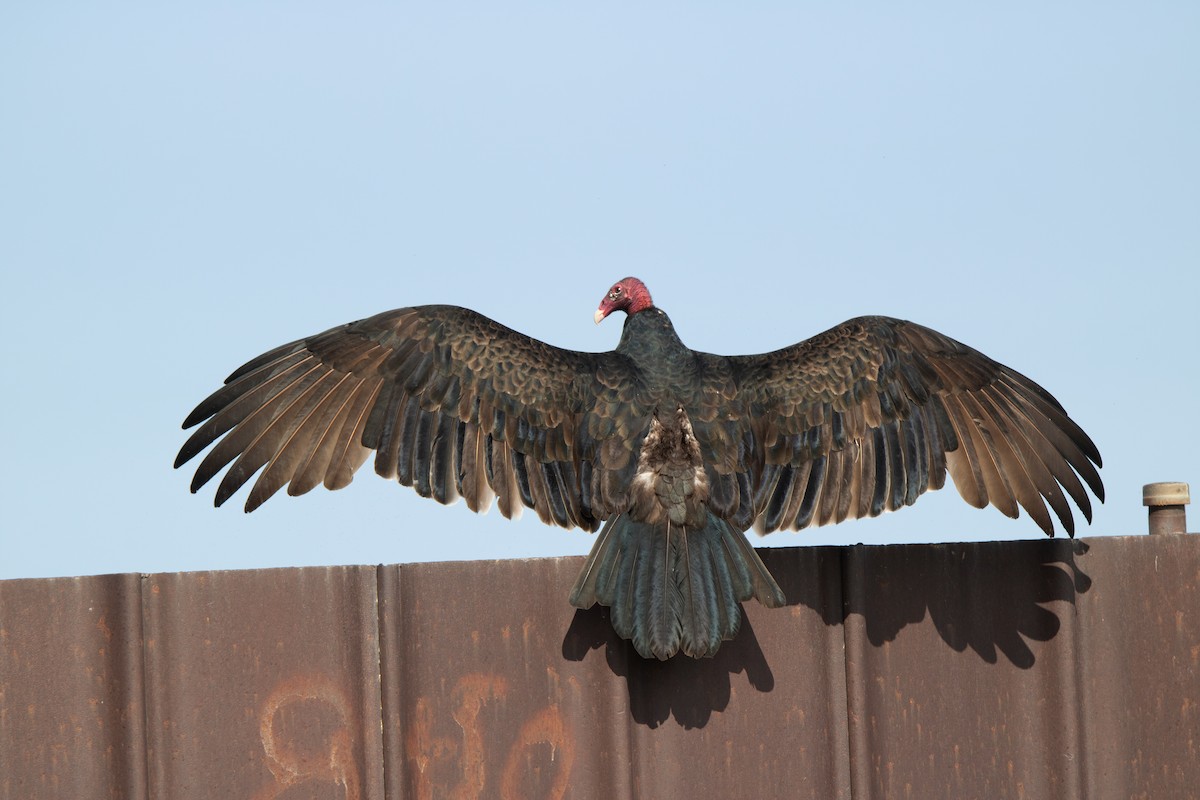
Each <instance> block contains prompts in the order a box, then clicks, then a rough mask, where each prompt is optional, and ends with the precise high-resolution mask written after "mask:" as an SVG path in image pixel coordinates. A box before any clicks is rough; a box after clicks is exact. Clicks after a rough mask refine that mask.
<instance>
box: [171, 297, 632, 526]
mask: <svg viewBox="0 0 1200 800" xmlns="http://www.w3.org/2000/svg"><path fill="white" fill-rule="evenodd" d="M638 386H639V378H638V375H637V374H636V371H635V370H634V368H633V367H632V366H631V365H630V364H629V362H628V361H627V360H626V359H625V358H624V357H623V356H620V355H618V354H616V353H581V352H576V351H573V350H565V349H562V348H557V347H553V346H551V345H548V344H546V343H544V342H541V341H538V340H536V339H533V338H531V337H529V336H525V335H524V334H521V333H518V332H516V331H513V330H511V329H509V328H507V327H505V326H503V325H500V324H499V323H497V322H495V321H493V320H491V319H488V318H487V317H485V316H483V315H481V314H478V313H476V312H474V311H470V310H468V309H464V308H457V307H453V306H420V307H415V308H404V309H399V310H396V311H389V312H385V313H383V314H378V315H376V316H374V317H370V318H367V319H364V320H359V321H358V322H353V323H350V324H348V325H342V326H339V327H337V328H332V329H330V330H328V331H325V332H324V333H321V334H318V335H316V336H310V337H308V338H305V339H301V340H298V341H295V342H291V343H289V344H285V345H282V346H280V347H277V348H275V349H273V350H271V351H269V352H267V353H264V354H263V355H261V356H259V357H258V358H255V359H253V360H252V361H249V362H248V363H246V364H245V365H244V366H242V367H241V368H239V369H238V370H237V371H235V372H234V373H233V374H232V375H230V376H229V378H228V379H226V382H225V386H223V387H222V388H220V389H218V390H217V391H216V392H214V393H213V394H212V395H211V396H210V397H208V399H206V400H204V401H203V402H202V403H200V405H198V406H197V407H196V409H195V410H194V411H193V412H192V413H191V414H190V415H189V416H188V418H187V419H186V420H185V421H184V424H183V426H184V427H185V428H190V427H192V426H193V425H197V424H200V427H199V428H197V430H196V431H195V432H194V433H193V434H192V436H191V438H189V439H188V440H187V442H186V443H185V444H184V445H183V448H182V449H181V450H180V451H179V455H178V457H177V458H176V461H175V466H176V467H178V466H180V465H182V464H183V463H185V462H187V461H188V460H190V459H191V458H193V457H194V456H196V455H197V454H199V453H200V452H201V451H202V450H204V449H205V448H206V447H208V446H209V445H211V444H213V442H217V444H216V446H215V447H213V448H212V450H210V451H209V453H208V454H207V455H206V456H205V458H204V459H203V460H202V461H201V463H200V466H199V467H198V468H197V470H196V474H195V477H194V479H193V481H192V491H196V490H198V489H199V488H200V487H201V486H203V485H204V484H205V483H206V482H208V481H209V480H210V479H211V478H212V477H213V476H214V475H216V474H217V473H218V472H220V471H221V470H222V469H224V468H225V467H226V465H228V464H230V462H233V464H232V466H231V467H229V469H228V470H227V471H226V472H225V474H224V476H223V477H222V479H221V483H220V485H219V487H218V488H217V493H216V498H215V502H216V504H217V505H220V504H221V503H223V502H224V501H225V500H227V499H228V498H229V496H230V495H232V494H233V493H234V492H235V491H237V489H238V488H239V487H241V486H242V485H243V484H244V483H246V482H247V481H248V480H249V479H250V478H252V477H253V476H254V475H255V473H256V472H259V470H261V473H259V475H258V478H257V480H255V482H254V485H253V487H252V489H251V490H250V494H249V496H248V497H247V499H246V510H247V511H251V510H253V509H255V508H257V507H258V506H259V505H260V504H262V503H263V502H264V501H265V500H267V499H268V498H269V497H270V496H271V495H273V494H274V493H275V492H277V491H278V490H279V489H281V488H282V487H284V486H287V487H288V493H289V494H292V495H299V494H303V493H305V492H308V491H309V490H311V489H313V488H314V487H315V486H317V485H318V484H321V483H324V485H325V486H326V487H328V488H330V489H339V488H341V487H343V486H346V485H347V484H348V483H350V481H351V479H352V477H353V475H354V472H355V471H356V470H357V469H358V468H359V467H360V466H361V465H362V463H363V462H364V461H365V460H366V459H367V458H368V457H369V456H370V454H371V452H372V451H374V453H375V471H376V472H377V473H378V474H380V475H381V476H383V477H386V478H394V479H396V480H398V481H399V482H400V483H402V484H404V485H406V486H412V487H413V488H414V489H415V490H416V491H417V492H418V493H419V494H421V495H423V496H425V497H433V498H434V499H436V500H437V501H438V502H441V503H451V502H453V501H454V500H455V499H457V497H459V496H461V497H463V498H464V499H465V501H466V503H467V505H468V507H470V508H471V510H473V511H480V510H484V509H486V508H487V507H488V505H489V504H490V501H491V498H492V497H493V496H495V497H496V498H497V505H498V507H499V508H500V512H501V513H502V514H504V516H506V517H508V516H512V515H513V514H514V513H517V512H519V510H520V507H521V505H522V504H523V505H525V506H528V507H530V508H533V509H535V510H536V511H537V513H538V515H539V516H540V517H541V518H542V520H544V521H546V522H551V523H555V524H558V525H561V526H563V527H573V526H576V525H579V526H581V527H583V528H586V529H589V530H594V529H595V528H596V527H597V525H598V521H599V520H602V519H604V518H606V517H607V516H609V515H610V513H611V512H612V509H613V508H615V507H617V506H619V505H620V504H621V503H622V502H624V499H625V494H624V493H625V490H626V488H627V484H628V479H629V476H630V475H631V474H632V469H633V467H634V463H633V458H632V451H633V448H634V447H635V446H636V443H637V437H638V433H639V430H638V426H639V425H640V426H641V427H642V428H644V422H645V421H644V420H641V419H638V418H637V416H638V414H639V412H638V410H637V406H636V403H634V396H635V394H636V392H637V389H638ZM218 440H219V441H218Z"/></svg>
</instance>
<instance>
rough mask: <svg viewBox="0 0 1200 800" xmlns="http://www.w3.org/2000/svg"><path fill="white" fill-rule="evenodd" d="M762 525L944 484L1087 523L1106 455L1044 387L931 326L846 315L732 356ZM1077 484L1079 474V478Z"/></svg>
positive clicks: (854, 511) (1069, 527)
mask: <svg viewBox="0 0 1200 800" xmlns="http://www.w3.org/2000/svg"><path fill="white" fill-rule="evenodd" d="M727 363H728V368H729V372H730V373H731V375H732V379H733V381H734V383H735V384H736V386H737V398H738V406H739V409H738V410H737V413H736V415H735V416H737V417H738V418H740V419H741V420H742V422H741V426H742V429H743V430H742V435H743V439H744V441H745V442H746V445H745V450H744V456H743V462H742V465H741V466H742V468H743V469H744V470H745V476H746V478H747V480H745V481H744V485H745V486H746V488H747V489H748V490H749V491H750V492H751V497H752V513H753V516H754V519H755V524H756V527H757V528H758V530H760V531H761V532H770V531H773V530H777V529H780V528H792V529H800V528H803V527H805V526H808V525H824V524H828V523H834V522H841V521H843V520H845V519H851V518H859V517H867V516H875V515H878V514H880V513H882V512H883V511H890V510H894V509H898V508H902V507H903V506H906V505H911V504H912V503H913V502H915V501H916V499H917V497H918V496H920V495H921V494H922V493H924V492H926V491H928V490H930V489H939V488H941V487H942V486H943V485H944V483H945V480H946V473H947V471H949V473H950V475H951V476H952V477H953V479H954V484H955V486H956V487H957V488H958V491H959V493H960V494H961V495H962V497H963V499H965V500H966V501H967V502H968V503H970V504H971V505H974V506H976V507H979V508H982V507H984V506H986V505H987V504H989V503H990V504H992V505H994V506H995V507H996V508H998V509H1000V511H1002V512H1003V513H1004V514H1006V515H1007V516H1010V517H1016V516H1017V515H1018V513H1019V512H1018V507H1020V508H1024V509H1025V511H1026V512H1027V513H1028V514H1029V515H1030V516H1031V517H1032V518H1033V519H1034V521H1036V522H1037V524H1038V526H1039V527H1041V529H1042V530H1043V531H1045V532H1046V533H1047V534H1049V535H1053V532H1054V525H1053V522H1052V521H1051V517H1050V514H1049V512H1048V511H1047V506H1049V508H1050V510H1052V511H1053V512H1054V515H1055V516H1056V517H1058V519H1059V521H1060V522H1061V523H1062V525H1063V527H1064V528H1065V529H1066V531H1067V533H1068V534H1071V535H1074V531H1075V523H1074V519H1073V517H1072V513H1071V508H1070V505H1069V504H1068V503H1067V499H1066V498H1067V497H1070V498H1071V500H1073V501H1074V503H1075V505H1077V506H1078V507H1079V509H1080V510H1081V511H1082V512H1083V515H1084V517H1085V518H1087V520H1088V521H1089V522H1090V521H1091V515H1092V508H1091V503H1090V502H1089V500H1088V495H1087V492H1086V491H1085V490H1084V484H1086V485H1087V486H1088V487H1089V488H1090V489H1091V490H1092V492H1093V493H1094V494H1095V495H1096V497H1097V498H1098V499H1100V500H1101V501H1103V499H1104V487H1103V484H1102V483H1101V481H1100V476H1099V474H1098V473H1097V471H1096V467H1098V466H1100V463H1101V462H1100V453H1099V451H1098V450H1097V449H1096V446H1095V445H1094V444H1093V443H1092V440H1091V439H1089V438H1088V436H1087V434H1086V433H1084V432H1083V430H1082V429H1081V428H1080V427H1079V426H1078V425H1077V424H1076V423H1075V422H1074V421H1073V420H1071V418H1070V417H1068V416H1067V413H1066V411H1064V410H1063V408H1062V406H1061V405H1060V404H1059V403H1058V401H1057V400H1055V399H1054V397H1052V396H1051V395H1050V393H1049V392H1047V391H1046V390H1045V389H1043V388H1042V387H1040V386H1038V385H1037V384H1036V383H1034V382H1033V381H1031V380H1030V379H1029V378H1026V377H1025V376H1024V375H1021V374H1020V373H1018V372H1016V371H1015V370H1012V369H1009V368H1008V367H1006V366H1004V365H1002V364H999V363H997V362H995V361H993V360H992V359H990V358H988V357H987V356H985V355H983V354H982V353H980V352H978V351H976V350H973V349H971V348H970V347H967V346H966V345H964V344H961V343H960V342H957V341H955V340H953V339H951V338H949V337H947V336H943V335H942V334H940V333H937V332H936V331H933V330H930V329H929V328H925V327H922V326H920V325H916V324H914V323H911V322H904V321H902V320H896V319H889V318H886V317H861V318H858V319H853V320H850V321H849V322H846V323H843V324H842V325H839V326H837V327H835V328H832V329H830V330H828V331H826V332H824V333H822V334H819V335H818V336H814V337H813V338H811V339H809V340H807V341H804V342H801V343H799V344H796V345H793V346H792V347H788V348H784V349H782V350H778V351H776V352H773V353H765V354H762V355H755V356H734V357H730V358H728V359H727ZM1081 478H1082V481H1081V480H1080V479H1081Z"/></svg>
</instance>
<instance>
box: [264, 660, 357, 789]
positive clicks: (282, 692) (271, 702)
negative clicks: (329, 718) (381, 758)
mask: <svg viewBox="0 0 1200 800" xmlns="http://www.w3.org/2000/svg"><path fill="white" fill-rule="evenodd" d="M307 702H317V703H321V704H324V705H327V706H329V707H331V708H333V709H334V711H335V712H336V713H337V717H338V719H339V721H340V725H339V726H338V727H337V728H336V729H335V730H334V731H332V732H331V733H330V735H329V739H328V741H327V743H326V744H325V749H324V751H323V752H321V753H320V757H319V758H314V757H312V756H311V755H310V754H308V753H305V752H304V751H303V750H302V749H301V748H300V747H299V743H297V742H292V741H284V740H281V739H280V737H279V735H278V734H277V732H276V725H275V721H276V717H277V716H279V714H280V712H281V711H283V710H284V709H287V708H288V707H289V706H293V705H296V704H299V703H307ZM353 719H354V714H353V710H352V706H351V704H350V701H349V699H348V698H347V697H346V694H345V692H343V691H342V689H341V687H340V686H338V685H337V684H335V683H334V682H333V681H332V680H330V679H329V678H328V677H327V676H325V675H297V676H294V677H292V678H289V679H287V680H285V681H283V682H282V683H280V684H279V685H277V686H276V687H275V689H274V690H273V691H272V692H271V694H270V696H268V697H267V699H266V701H265V702H264V703H263V705H262V710H261V711H260V712H259V717H258V721H259V738H260V739H261V741H262V748H263V753H264V754H265V755H266V767H267V769H268V770H269V771H270V773H271V775H272V776H273V778H274V781H273V782H272V783H271V784H269V785H267V786H264V787H263V788H262V789H260V790H259V791H258V793H257V794H255V795H254V798H255V800H273V798H275V797H278V796H279V795H280V793H282V792H284V791H286V790H287V789H289V788H290V787H292V786H295V785H297V784H300V783H305V782H308V781H318V782H322V783H332V784H334V785H336V786H340V787H342V789H343V793H344V794H343V796H344V797H345V799H346V800H358V797H359V791H360V784H361V777H360V776H359V774H358V766H357V764H356V763H355V761H354V746H355V741H354V726H353Z"/></svg>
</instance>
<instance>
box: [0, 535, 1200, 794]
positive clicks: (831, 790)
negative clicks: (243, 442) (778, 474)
mask: <svg viewBox="0 0 1200 800" xmlns="http://www.w3.org/2000/svg"><path fill="white" fill-rule="evenodd" d="M760 552H761V553H762V555H763V559H764V561H766V563H767V565H768V566H769V567H770V568H771V570H772V572H773V573H774V574H775V575H776V577H777V578H779V580H780V584H781V586H782V587H783V588H784V590H785V592H786V593H787V596H788V599H789V603H790V605H789V606H788V607H785V608H783V609H777V610H774V611H771V610H767V609H763V608H760V607H759V606H757V605H754V604H751V605H750V606H748V607H747V616H748V619H747V622H746V624H745V626H744V627H743V630H742V632H741V634H740V635H739V637H738V638H737V639H736V640H735V641H733V642H730V643H727V644H726V645H725V647H724V648H722V650H721V651H720V652H719V653H718V655H717V656H716V657H715V658H713V659H711V660H707V661H699V662H698V661H692V660H690V659H686V658H677V659H674V660H672V661H670V662H668V663H657V662H654V663H652V662H646V661H643V660H641V659H639V658H638V657H637V656H636V655H635V654H634V653H633V652H632V650H631V649H630V648H629V647H628V646H627V645H626V643H624V642H623V641H621V640H618V639H617V638H616V637H615V636H614V635H613V633H612V631H611V629H610V628H609V626H608V623H607V620H606V619H605V614H604V612H603V611H602V610H598V609H593V610H591V611H586V612H576V611H575V610H574V609H572V608H570V607H569V606H568V605H567V604H566V600H565V597H566V594H567V591H568V589H569V587H570V585H571V583H572V581H573V580H574V577H575V573H576V570H577V569H578V568H579V565H580V561H581V560H580V559H578V558H564V559H539V560H527V561H504V562H470V563H447V564H419V565H405V566H384V567H378V568H375V567H330V568H313V569H281V570H259V571H246V572H215V573H191V574H187V573H185V574H169V575H166V574H164V575H147V576H137V575H116V576H102V577H94V578H77V579H50V580H16V581H6V582H0V797H3V798H14V799H16V798H22V799H23V798H72V800H73V799H74V798H82V797H89V798H91V797H111V798H146V797H153V798H207V797H221V798H243V797H244V798H255V799H256V800H258V799H262V800H265V799H266V798H286V799H287V800H297V799H298V798H343V797H344V798H389V800H398V799H399V798H442V797H457V798H469V797H503V798H552V797H570V798H591V797H614V798H626V797H631V798H633V797H636V798H657V797H680V796H696V797H710V796H722V797H730V798H741V797H762V796H766V797H775V796H788V797H801V798H908V797H911V798H938V797H945V798H963V797H988V798H1010V797H1011V798H1058V797H1085V798H1103V799H1107V798H1113V800H1116V798H1121V799H1122V800H1124V798H1141V797H1145V798H1169V797H1188V796H1192V795H1193V794H1194V793H1195V792H1196V791H1197V790H1196V787H1198V786H1200V752H1198V746H1200V710H1198V708H1200V537H1196V536H1155V537H1147V536H1140V537H1127V538H1103V539H1091V540H1080V541H1076V542H1070V541H1062V540H1059V541H1044V542H1015V543H996V544H956V545H905V546H889V547H864V546H856V547H845V548H831V547H825V548H792V549H778V550H763V551H760Z"/></svg>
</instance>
